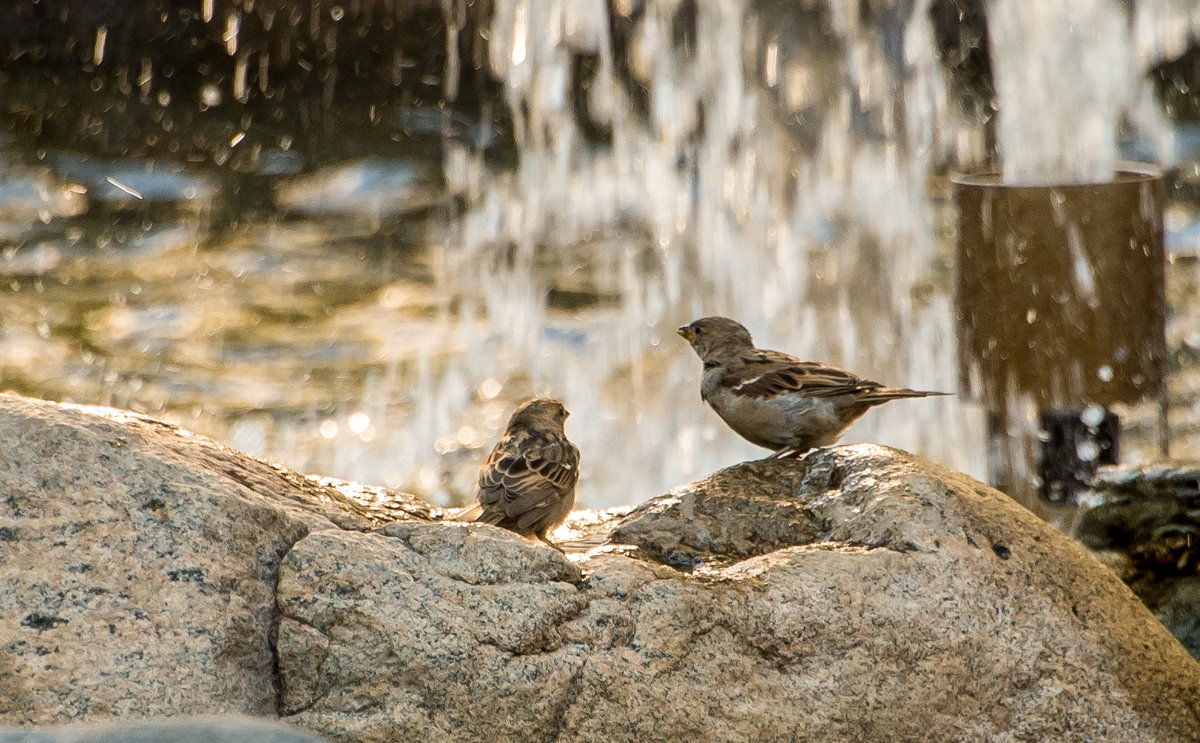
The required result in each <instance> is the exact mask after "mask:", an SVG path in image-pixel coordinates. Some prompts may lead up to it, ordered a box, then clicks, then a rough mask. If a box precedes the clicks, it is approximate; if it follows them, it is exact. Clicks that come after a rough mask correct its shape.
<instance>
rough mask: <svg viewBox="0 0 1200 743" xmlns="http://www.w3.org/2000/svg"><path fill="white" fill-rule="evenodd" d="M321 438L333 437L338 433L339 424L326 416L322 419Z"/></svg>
mask: <svg viewBox="0 0 1200 743" xmlns="http://www.w3.org/2000/svg"><path fill="white" fill-rule="evenodd" d="M320 431H321V438H323V439H332V438H334V437H336V436H337V435H338V424H337V422H336V421H334V420H331V419H329V418H326V419H325V420H323V421H321V429H320Z"/></svg>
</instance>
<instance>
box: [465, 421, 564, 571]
mask: <svg viewBox="0 0 1200 743" xmlns="http://www.w3.org/2000/svg"><path fill="white" fill-rule="evenodd" d="M568 415H570V414H569V413H568V412H567V411H566V409H565V408H563V406H562V403H560V402H559V401H557V400H549V399H546V398H535V399H533V400H528V401H526V402H524V403H522V404H521V406H520V407H518V408H517V409H516V411H515V412H514V413H513V414H512V417H511V418H509V419H508V428H507V429H505V431H504V435H503V436H502V437H501V438H500V441H499V442H498V443H497V444H496V447H495V448H494V449H492V453H491V454H489V455H488V456H487V459H485V460H484V461H483V465H482V466H481V467H480V468H479V479H478V481H477V483H476V486H475V487H476V497H477V498H478V499H479V503H478V504H477V505H475V506H474V507H472V508H471V509H469V510H467V511H466V512H464V513H463V514H461V515H460V516H459V517H458V520H459V521H479V522H482V523H485V524H495V525H496V526H502V527H504V528H505V529H509V530H511V531H515V532H516V533H518V534H520V535H522V536H525V537H537V538H538V539H540V540H542V541H543V542H545V543H546V544H548V545H550V546H551V547H553V548H554V549H556V550H558V551H559V552H562V549H561V548H560V547H559V546H558V545H556V544H554V543H553V542H551V541H550V540H549V539H547V538H546V532H548V531H550V530H551V529H553V528H554V527H556V526H558V525H559V524H561V523H562V522H563V521H564V520H565V519H566V518H567V514H568V513H570V512H571V506H573V505H574V504H575V481H576V480H578V479H579V450H578V449H576V448H575V445H574V444H572V443H571V442H570V441H568V440H567V434H566V432H565V431H564V430H563V424H564V423H565V422H566V420H567V416H568Z"/></svg>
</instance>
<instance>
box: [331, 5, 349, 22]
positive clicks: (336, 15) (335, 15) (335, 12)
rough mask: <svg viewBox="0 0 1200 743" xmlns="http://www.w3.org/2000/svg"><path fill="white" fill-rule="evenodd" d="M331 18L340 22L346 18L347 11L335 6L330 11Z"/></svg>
mask: <svg viewBox="0 0 1200 743" xmlns="http://www.w3.org/2000/svg"><path fill="white" fill-rule="evenodd" d="M329 17H330V18H332V19H333V20H335V21H340V20H342V19H343V18H345V17H346V11H344V10H342V6H340V5H335V6H333V7H332V8H330V9H329Z"/></svg>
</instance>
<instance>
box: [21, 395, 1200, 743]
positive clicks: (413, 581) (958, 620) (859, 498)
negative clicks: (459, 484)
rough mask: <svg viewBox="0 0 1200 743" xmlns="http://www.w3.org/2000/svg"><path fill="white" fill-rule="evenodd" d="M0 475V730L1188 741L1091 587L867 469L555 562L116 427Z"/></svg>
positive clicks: (55, 427) (957, 509)
mask: <svg viewBox="0 0 1200 743" xmlns="http://www.w3.org/2000/svg"><path fill="white" fill-rule="evenodd" d="M0 452H3V453H2V454H0V534H2V535H3V538H4V539H5V540H6V541H4V542H3V543H0V546H2V547H3V549H2V550H0V579H2V580H0V646H2V647H3V650H4V652H3V654H2V655H0V689H3V690H4V692H5V693H4V694H0V705H3V706H2V707H0V723H7V724H14V723H15V724H28V723H50V722H62V721H84V720H97V719H103V718H108V717H122V718H127V719H128V718H139V717H145V716H149V715H155V714H183V713H205V712H208V713H214V712H249V713H252V714H258V715H262V716H276V715H277V716H279V717H281V718H282V719H284V720H286V721H287V722H291V723H294V724H298V725H300V726H301V727H304V728H307V729H309V730H312V731H314V732H316V733H319V734H321V735H324V736H327V737H329V738H331V739H334V740H341V741H384V740H413V741H471V740H496V739H502V740H514V741H522V740H531V741H533V740H536V741H543V740H557V741H622V740H630V741H632V740H639V741H640V740H679V739H686V738H694V739H699V740H712V741H724V740H729V741H733V740H739V741H740V740H746V739H755V740H762V741H792V740H818V739H819V740H822V741H839V740H844V741H902V740H922V741H943V740H945V741H957V740H975V739H987V740H995V741H1017V740H1056V741H1085V740H1122V741H1192V740H1200V733H1198V731H1200V665H1198V664H1197V663H1196V662H1195V661H1194V660H1193V659H1192V658H1191V657H1190V656H1189V655H1188V654H1187V652H1186V651H1185V650H1184V649H1183V648H1182V647H1181V646H1180V644H1179V643H1178V642H1177V641H1176V640H1175V639H1174V638H1173V637H1172V636H1171V635H1170V633H1168V632H1167V631H1166V630H1165V629H1164V628H1163V626H1162V625H1161V624H1159V623H1158V622H1156V621H1155V620H1154V618H1153V617H1152V616H1151V615H1150V613H1149V612H1148V611H1147V610H1146V608H1145V607H1144V606H1142V604H1141V603H1140V602H1138V600H1137V599H1136V598H1135V597H1134V596H1133V594H1132V593H1131V592H1130V591H1129V589H1128V588H1126V587H1125V585H1124V584H1122V583H1121V581H1120V580H1119V579H1118V578H1117V577H1116V576H1115V575H1114V574H1113V573H1112V572H1110V571H1109V570H1108V569H1107V568H1105V567H1104V566H1102V565H1101V564H1099V563H1098V562H1097V561H1095V560H1094V559H1093V558H1092V557H1091V556H1089V554H1088V553H1087V552H1086V551H1085V550H1084V549H1083V548H1081V547H1080V546H1079V545H1077V544H1076V543H1074V542H1072V541H1071V540H1069V539H1067V538H1065V537H1063V536H1062V535H1060V534H1059V533H1057V532H1055V531H1054V530H1053V529H1051V528H1049V527H1048V526H1046V525H1045V524H1044V523H1042V522H1041V521H1039V520H1038V519H1036V518H1035V517H1034V516H1032V515H1031V514H1030V513H1028V512H1027V511H1025V510H1023V509H1022V508H1020V507H1019V506H1017V505H1016V504H1014V503H1013V502H1012V501H1010V500H1009V499H1007V498H1006V497H1005V496H1003V495H1001V494H1000V493H998V492H996V491H994V490H991V489H990V488H987V487H985V486H983V485H981V484H979V483H977V482H975V481H973V480H970V479H969V478H966V477H964V476H961V475H958V474H955V473H952V472H948V471H946V470H943V469H941V468H939V467H937V466H935V465H932V464H930V463H928V462H925V461H923V460H920V459H918V458H914V457H911V456H909V455H906V454H903V453H901V452H897V451H894V450H889V449H884V448H881V447H875V446H869V445H863V446H853V447H838V448H833V449H823V450H819V451H816V452H812V453H810V454H809V455H807V456H805V457H804V458H802V459H800V460H795V461H761V462H750V463H747V464H743V465H739V466H737V467H732V468H729V469H727V470H723V471H721V472H718V473H716V474H714V475H713V476H712V477H710V478H708V479H706V480H702V481H700V482H698V483H693V484H692V485H688V486H685V487H683V488H679V489H677V490H676V491H673V492H672V493H670V494H668V495H666V496H663V497H661V498H656V499H653V500H651V501H649V502H647V503H645V504H643V505H642V506H641V507H639V508H637V509H635V510H634V511H633V512H632V513H630V514H629V515H628V516H626V517H624V518H623V519H622V520H621V522H620V523H619V524H618V525H616V528H615V530H613V529H612V526H613V525H612V524H604V523H603V519H593V521H600V522H601V523H598V524H594V525H593V527H594V528H595V529H598V530H600V532H607V531H611V533H612V541H613V542H614V544H609V545H605V546H602V547H598V548H593V549H590V550H588V551H587V552H583V553H577V554H573V555H571V556H570V559H568V558H567V557H565V556H563V555H560V554H559V553H557V552H555V551H553V550H551V549H550V548H548V547H546V546H545V545H542V544H540V543H537V542H533V541H530V540H525V539H522V538H520V537H518V536H516V535H513V534H510V533H508V532H505V531H502V530H499V529H496V528H494V527H489V526H479V525H463V524H453V523H451V524H444V523H437V518H438V516H439V514H438V513H437V512H436V511H435V510H433V509H430V508H428V507H426V506H422V505H421V504H419V503H416V502H413V501H410V500H407V499H405V498H403V497H402V496H399V495H397V494H389V493H384V492H381V491H366V492H357V493H356V492H355V491H354V489H353V488H349V487H342V488H336V487H328V486H323V485H321V484H319V483H315V482H313V481H310V480H306V479H304V478H299V477H297V476H295V475H292V474H290V473H286V472H284V471H282V470H279V469H278V468H275V467H272V466H270V465H265V464H262V463H258V462H255V461H254V460H250V459H248V458H246V457H244V456H243V455H240V454H238V453H237V452H233V451H230V450H227V449H223V448H221V447H218V446H216V445H214V444H211V443H210V442H205V441H203V440H202V439H199V438H198V437H189V436H187V435H185V434H183V433H181V432H179V431H177V430H175V429H172V428H169V427H165V426H161V425H160V424H154V423H152V422H149V421H146V420H144V419H141V418H137V417H132V416H127V415H123V414H120V413H110V414H107V415H98V414H97V413H96V411H84V410H80V409H75V408H69V407H62V406H56V405H53V404H49V403H41V402H36V401H30V400H25V399H23V398H18V397H14V396H0ZM579 541H580V542H581V543H589V541H594V540H589V538H588V536H587V535H584V537H583V538H581V539H580V540H579ZM83 566H87V567H83Z"/></svg>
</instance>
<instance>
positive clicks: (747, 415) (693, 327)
mask: <svg viewBox="0 0 1200 743" xmlns="http://www.w3.org/2000/svg"><path fill="white" fill-rule="evenodd" d="M678 333H679V334H680V335H681V336H683V338H684V339H685V340H687V342H688V343H690V344H692V348H693V349H694V350H695V351H696V354H697V355H698V356H699V357H700V360H701V361H703V362H704V377H703V379H702V380H701V382H700V397H701V398H702V399H703V400H704V401H705V402H707V403H708V404H709V406H710V407H711V408H712V409H713V410H714V411H716V413H717V415H719V416H721V418H722V419H723V420H724V421H725V422H726V423H727V424H729V427H730V428H732V429H733V430H734V431H735V432H737V433H738V435H740V436H741V437H742V438H744V439H746V440H747V441H749V442H751V443H753V444H757V445H758V446H763V447H766V448H768V449H773V450H775V454H774V455H773V456H772V458H781V457H787V456H791V455H794V454H800V453H802V452H805V451H808V450H809V449H812V448H814V447H818V446H826V445H829V444H832V443H833V442H835V441H837V439H838V437H839V436H841V435H842V433H843V432H844V431H845V430H846V429H847V428H849V427H850V424H851V423H853V422H854V421H856V420H857V419H858V418H859V416H861V415H862V414H863V413H865V412H867V409H868V408H870V407H872V406H874V405H878V404H880V403H884V402H887V401H888V400H896V399H899V398H902V397H928V396H929V395H946V394H950V393H947V392H921V391H918V390H910V389H904V388H896V387H884V386H883V385H882V384H880V383H879V382H872V381H871V380H869V379H863V378H861V377H857V376H855V375H853V374H851V373H850V372H848V371H843V370H842V369H837V368H834V367H832V366H826V365H825V364H822V363H819V362H816V361H801V360H800V359H798V358H796V357H794V356H789V355H787V354H785V353H780V352H779V351H767V350H763V349H760V348H755V347H754V341H753V340H752V339H751V338H750V331H748V330H746V328H744V327H742V326H741V325H740V324H739V323H737V322H734V321H733V320H730V319H729V318H725V317H704V318H701V319H699V320H696V321H695V322H693V323H691V324H689V325H684V326H683V327H681V328H679V330H678Z"/></svg>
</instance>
